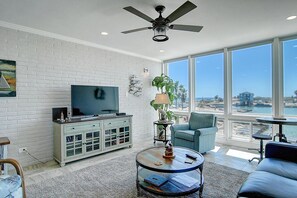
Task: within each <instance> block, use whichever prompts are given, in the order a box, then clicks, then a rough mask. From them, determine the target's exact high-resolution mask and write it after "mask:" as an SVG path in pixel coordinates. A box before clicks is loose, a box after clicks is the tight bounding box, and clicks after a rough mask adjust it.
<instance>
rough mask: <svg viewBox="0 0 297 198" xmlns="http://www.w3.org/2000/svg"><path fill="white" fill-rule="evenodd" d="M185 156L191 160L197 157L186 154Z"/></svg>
mask: <svg viewBox="0 0 297 198" xmlns="http://www.w3.org/2000/svg"><path fill="white" fill-rule="evenodd" d="M186 156H187V157H188V158H191V159H193V160H196V159H197V157H196V156H194V155H190V154H186Z"/></svg>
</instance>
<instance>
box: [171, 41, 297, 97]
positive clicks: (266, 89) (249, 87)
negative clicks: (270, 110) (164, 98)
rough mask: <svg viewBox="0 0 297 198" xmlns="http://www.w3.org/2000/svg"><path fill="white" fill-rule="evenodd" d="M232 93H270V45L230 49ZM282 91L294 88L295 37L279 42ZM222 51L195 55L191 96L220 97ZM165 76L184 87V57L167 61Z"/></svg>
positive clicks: (296, 79) (296, 77)
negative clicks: (282, 74)
mask: <svg viewBox="0 0 297 198" xmlns="http://www.w3.org/2000/svg"><path fill="white" fill-rule="evenodd" d="M231 62H232V96H238V95H239V93H242V92H245V91H248V92H251V93H254V96H261V97H272V45H271V44H265V45H261V46H256V47H250V48H244V49H238V50H234V51H232V58H231ZM283 62H284V95H285V96H293V95H294V91H295V90H297V39H295V40H288V41H284V42H283ZM223 65H224V55H223V53H218V54H212V55H207V56H201V57H197V58H195V76H196V78H195V97H196V98H202V97H204V98H209V97H214V96H216V95H218V96H219V97H222V98H223V97H224V95H223V94H224V90H223V89H224V66H223ZM168 71H169V73H168V74H169V76H170V77H171V78H172V79H173V80H174V81H179V83H180V84H183V85H184V86H185V88H186V89H187V90H189V86H188V60H182V61H177V62H172V63H169V69H168Z"/></svg>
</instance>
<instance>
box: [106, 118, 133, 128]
mask: <svg viewBox="0 0 297 198" xmlns="http://www.w3.org/2000/svg"><path fill="white" fill-rule="evenodd" d="M128 125H130V121H129V119H121V120H105V121H104V123H103V126H104V128H109V127H118V126H128Z"/></svg>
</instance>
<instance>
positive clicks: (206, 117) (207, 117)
mask: <svg viewBox="0 0 297 198" xmlns="http://www.w3.org/2000/svg"><path fill="white" fill-rule="evenodd" d="M214 124H215V119H214V115H213V114H205V113H203V114H202V113H196V112H192V113H191V116H190V120H189V128H190V129H191V130H196V129H200V128H208V127H213V126H214Z"/></svg>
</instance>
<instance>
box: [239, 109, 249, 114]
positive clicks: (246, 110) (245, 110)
mask: <svg viewBox="0 0 297 198" xmlns="http://www.w3.org/2000/svg"><path fill="white" fill-rule="evenodd" d="M251 111H252V109H237V112H240V113H246V112H251Z"/></svg>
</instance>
